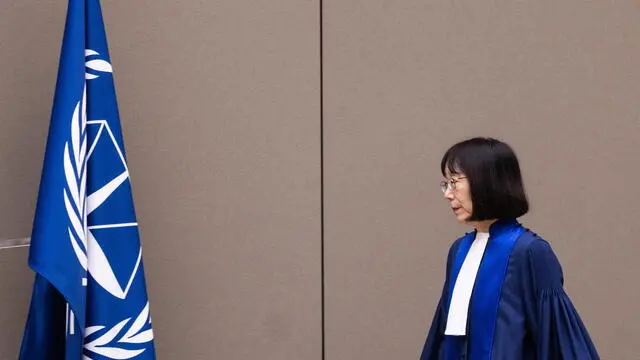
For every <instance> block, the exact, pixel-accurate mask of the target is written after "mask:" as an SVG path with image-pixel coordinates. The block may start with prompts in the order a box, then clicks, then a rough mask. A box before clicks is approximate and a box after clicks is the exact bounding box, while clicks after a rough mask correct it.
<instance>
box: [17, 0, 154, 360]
mask: <svg viewBox="0 0 640 360" xmlns="http://www.w3.org/2000/svg"><path fill="white" fill-rule="evenodd" d="M110 62H111V59H110V57H109V51H108V46H107V40H106V34H105V29H104V23H103V19H102V12H101V9H100V3H99V1H98V0H69V2H68V8H67V20H66V25H65V32H64V38H63V42H62V51H61V56H60V66H59V70H58V80H57V84H56V90H55V96H54V101H53V110H52V114H51V122H50V126H49V134H48V138H47V146H46V151H45V155H44V165H43V169H42V177H41V181H40V189H39V193H38V201H37V205H36V213H35V219H34V224H33V230H32V236H31V249H30V253H29V265H30V267H31V268H32V269H33V270H34V271H35V272H36V279H35V284H34V289H33V293H32V297H31V306H30V309H29V315H28V318H27V323H26V326H25V332H24V336H23V341H22V347H21V351H20V359H21V360H40V359H65V360H79V359H85V360H87V359H90V360H104V359H133V358H135V359H136V360H145V359H154V358H155V351H154V346H153V332H152V330H151V321H150V319H151V318H150V311H149V302H148V298H147V292H146V284H145V278H144V267H143V264H142V252H141V247H140V239H139V236H138V227H137V220H136V216H135V211H134V204H133V197H132V191H131V184H130V181H129V170H128V166H127V163H126V152H125V150H124V142H123V139H122V130H121V125H120V118H119V114H118V106H117V101H116V92H115V87H114V81H113V74H112V67H111V64H110Z"/></svg>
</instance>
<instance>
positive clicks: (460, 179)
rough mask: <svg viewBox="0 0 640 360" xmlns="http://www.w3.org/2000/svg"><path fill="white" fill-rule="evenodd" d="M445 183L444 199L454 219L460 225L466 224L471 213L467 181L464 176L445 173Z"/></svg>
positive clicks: (469, 190) (471, 207) (471, 204)
mask: <svg viewBox="0 0 640 360" xmlns="http://www.w3.org/2000/svg"><path fill="white" fill-rule="evenodd" d="M445 181H446V182H447V186H446V190H445V192H444V197H445V199H447V200H448V201H449V205H450V206H451V210H452V211H453V214H454V215H455V216H456V219H457V220H458V221H459V222H461V223H466V222H467V220H468V219H469V218H470V217H471V214H472V213H473V203H472V202H471V189H470V187H469V180H467V177H466V176H465V175H464V174H459V173H453V174H452V173H449V172H447V176H446V177H445Z"/></svg>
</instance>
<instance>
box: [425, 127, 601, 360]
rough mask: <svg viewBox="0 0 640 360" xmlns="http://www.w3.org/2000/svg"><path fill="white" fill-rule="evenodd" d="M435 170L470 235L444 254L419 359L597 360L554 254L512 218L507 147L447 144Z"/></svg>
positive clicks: (515, 203) (517, 210)
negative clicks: (443, 266) (438, 293)
mask: <svg viewBox="0 0 640 360" xmlns="http://www.w3.org/2000/svg"><path fill="white" fill-rule="evenodd" d="M440 167H441V171H442V175H443V176H444V177H445V178H446V181H443V182H442V183H441V188H442V191H443V192H444V197H445V198H446V199H447V200H448V201H449V205H450V206H451V210H452V211H453V213H454V215H455V216H456V218H457V220H458V221H459V222H461V223H465V224H468V225H471V226H473V227H474V228H475V229H474V231H472V232H469V233H467V234H466V235H465V236H463V237H461V238H460V239H458V240H456V241H455V242H454V243H453V245H452V246H451V248H450V249H449V255H448V259H447V272H446V278H445V282H444V288H443V290H442V296H441V298H440V302H439V303H438V307H437V309H436V312H435V316H434V318H433V322H432V324H431V329H430V331H429V334H428V336H427V340H426V343H425V345H424V348H423V350H422V356H421V358H420V359H421V360H443V359H446V360H454V359H455V360H460V359H468V360H594V359H599V356H598V354H597V352H596V349H595V347H594V345H593V343H592V341H591V339H590V337H589V334H588V333H587V330H586V329H585V327H584V325H583V322H582V320H581V319H580V316H579V315H578V313H577V311H576V309H575V308H574V306H573V304H572V303H571V300H570V299H569V297H568V296H567V294H566V293H565V291H564V290H563V275H562V268H561V266H560V263H559V262H558V259H557V258H556V256H555V255H554V253H553V251H552V249H551V247H550V246H549V244H548V243H547V242H546V241H545V240H543V239H542V238H540V237H539V236H538V235H536V234H535V233H533V232H531V231H530V230H528V229H526V228H524V227H523V226H522V225H521V224H520V223H518V221H517V220H516V218H518V217H520V216H522V215H524V214H526V213H527V212H528V210H529V204H528V201H527V198H526V195H525V191H524V186H523V184H522V177H521V174H520V166H519V164H518V160H517V158H516V155H515V154H514V152H513V151H512V150H511V148H510V147H509V146H508V145H507V144H505V143H503V142H500V141H498V140H495V139H491V138H473V139H469V140H466V141H463V142H461V143H458V144H456V145H454V146H452V147H451V148H450V149H449V150H448V151H447V152H446V153H445V155H444V157H443V158H442V162H441V165H440Z"/></svg>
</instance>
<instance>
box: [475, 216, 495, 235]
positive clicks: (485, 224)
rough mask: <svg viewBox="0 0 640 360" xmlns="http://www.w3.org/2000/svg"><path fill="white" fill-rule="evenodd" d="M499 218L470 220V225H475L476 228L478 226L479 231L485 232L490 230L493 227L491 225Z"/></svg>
mask: <svg viewBox="0 0 640 360" xmlns="http://www.w3.org/2000/svg"><path fill="white" fill-rule="evenodd" d="M496 221H497V219H493V220H483V221H472V222H469V225H471V226H473V227H474V228H476V230H477V231H478V232H485V233H488V232H489V228H490V227H491V225H492V224H493V223H494V222H496Z"/></svg>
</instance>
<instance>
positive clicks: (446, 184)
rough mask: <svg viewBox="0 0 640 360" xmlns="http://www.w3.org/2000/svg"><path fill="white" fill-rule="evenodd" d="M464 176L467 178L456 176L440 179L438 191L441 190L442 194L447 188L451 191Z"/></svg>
mask: <svg viewBox="0 0 640 360" xmlns="http://www.w3.org/2000/svg"><path fill="white" fill-rule="evenodd" d="M466 178H467V177H466V176H461V177H458V178H451V179H449V180H443V181H440V191H442V193H443V194H445V193H446V192H447V191H449V189H451V191H453V190H455V189H456V184H457V183H458V182H460V180H464V179H466Z"/></svg>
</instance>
